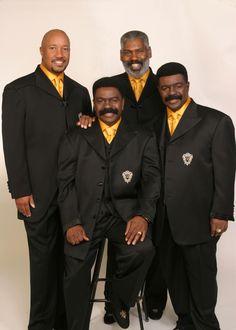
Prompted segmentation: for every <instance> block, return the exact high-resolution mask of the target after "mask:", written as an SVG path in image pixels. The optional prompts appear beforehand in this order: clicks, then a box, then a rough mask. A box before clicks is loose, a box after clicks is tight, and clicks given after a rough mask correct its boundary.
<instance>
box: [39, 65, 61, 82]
mask: <svg viewBox="0 0 236 330" xmlns="http://www.w3.org/2000/svg"><path fill="white" fill-rule="evenodd" d="M40 69H41V70H42V71H43V72H44V73H45V75H46V76H47V77H48V79H49V80H50V81H53V79H60V80H62V81H63V80H64V72H61V73H60V74H59V75H56V74H54V73H52V72H50V71H49V70H48V69H46V68H45V66H44V65H43V64H40Z"/></svg>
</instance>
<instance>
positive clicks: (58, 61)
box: [52, 60, 65, 66]
mask: <svg viewBox="0 0 236 330" xmlns="http://www.w3.org/2000/svg"><path fill="white" fill-rule="evenodd" d="M52 63H53V64H55V65H56V66H63V65H64V64H65V61H64V60H53V61H52Z"/></svg>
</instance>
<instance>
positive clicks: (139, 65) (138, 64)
mask: <svg viewBox="0 0 236 330" xmlns="http://www.w3.org/2000/svg"><path fill="white" fill-rule="evenodd" d="M130 67H131V69H132V70H134V71H138V70H140V69H141V68H142V64H141V63H132V64H130Z"/></svg>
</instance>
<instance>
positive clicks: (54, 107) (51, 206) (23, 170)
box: [2, 30, 91, 330]
mask: <svg viewBox="0 0 236 330" xmlns="http://www.w3.org/2000/svg"><path fill="white" fill-rule="evenodd" d="M40 53H41V56H42V62H41V64H40V65H39V66H38V67H37V68H36V70H35V72H33V73H31V74H29V75H27V76H25V77H21V78H19V79H17V80H15V81H13V82H11V83H10V84H8V85H7V86H6V87H5V90H4V93H3V113H2V125H3V127H2V133H3V146H4V153H5V161H6V167H7V173H8V180H9V181H8V186H9V191H10V193H11V195H12V198H14V199H15V202H16V207H17V210H18V218H19V219H21V220H24V225H25V229H26V233H27V238H28V245H29V256H30V284H31V306H30V320H29V326H28V329H29V330H51V329H60V330H62V329H63V330H65V329H66V318H65V308H64V299H63V290H62V279H63V266H64V260H63V237H62V231H61V226H60V217H59V210H58V205H57V178H56V172H57V156H58V146H59V141H60V139H61V137H62V136H63V135H64V133H65V131H66V130H67V129H68V128H72V127H73V126H75V125H76V122H77V120H78V113H80V112H82V113H85V114H86V113H87V114H89V113H91V103H90V98H89V94H88V91H87V89H86V88H85V87H83V86H81V85H80V84H78V83H77V82H75V81H74V80H72V79H70V78H69V77H67V76H66V75H65V74H64V71H65V69H66V67H67V65H68V63H69V58H70V41H69V38H68V36H67V35H66V33H65V32H63V31H61V30H51V31H49V32H47V33H46V34H45V35H44V37H43V40H42V44H41V47H40Z"/></svg>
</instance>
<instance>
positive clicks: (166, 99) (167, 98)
mask: <svg viewBox="0 0 236 330" xmlns="http://www.w3.org/2000/svg"><path fill="white" fill-rule="evenodd" d="M171 100H182V96H181V95H169V96H167V97H166V98H165V101H166V102H168V101H171Z"/></svg>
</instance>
